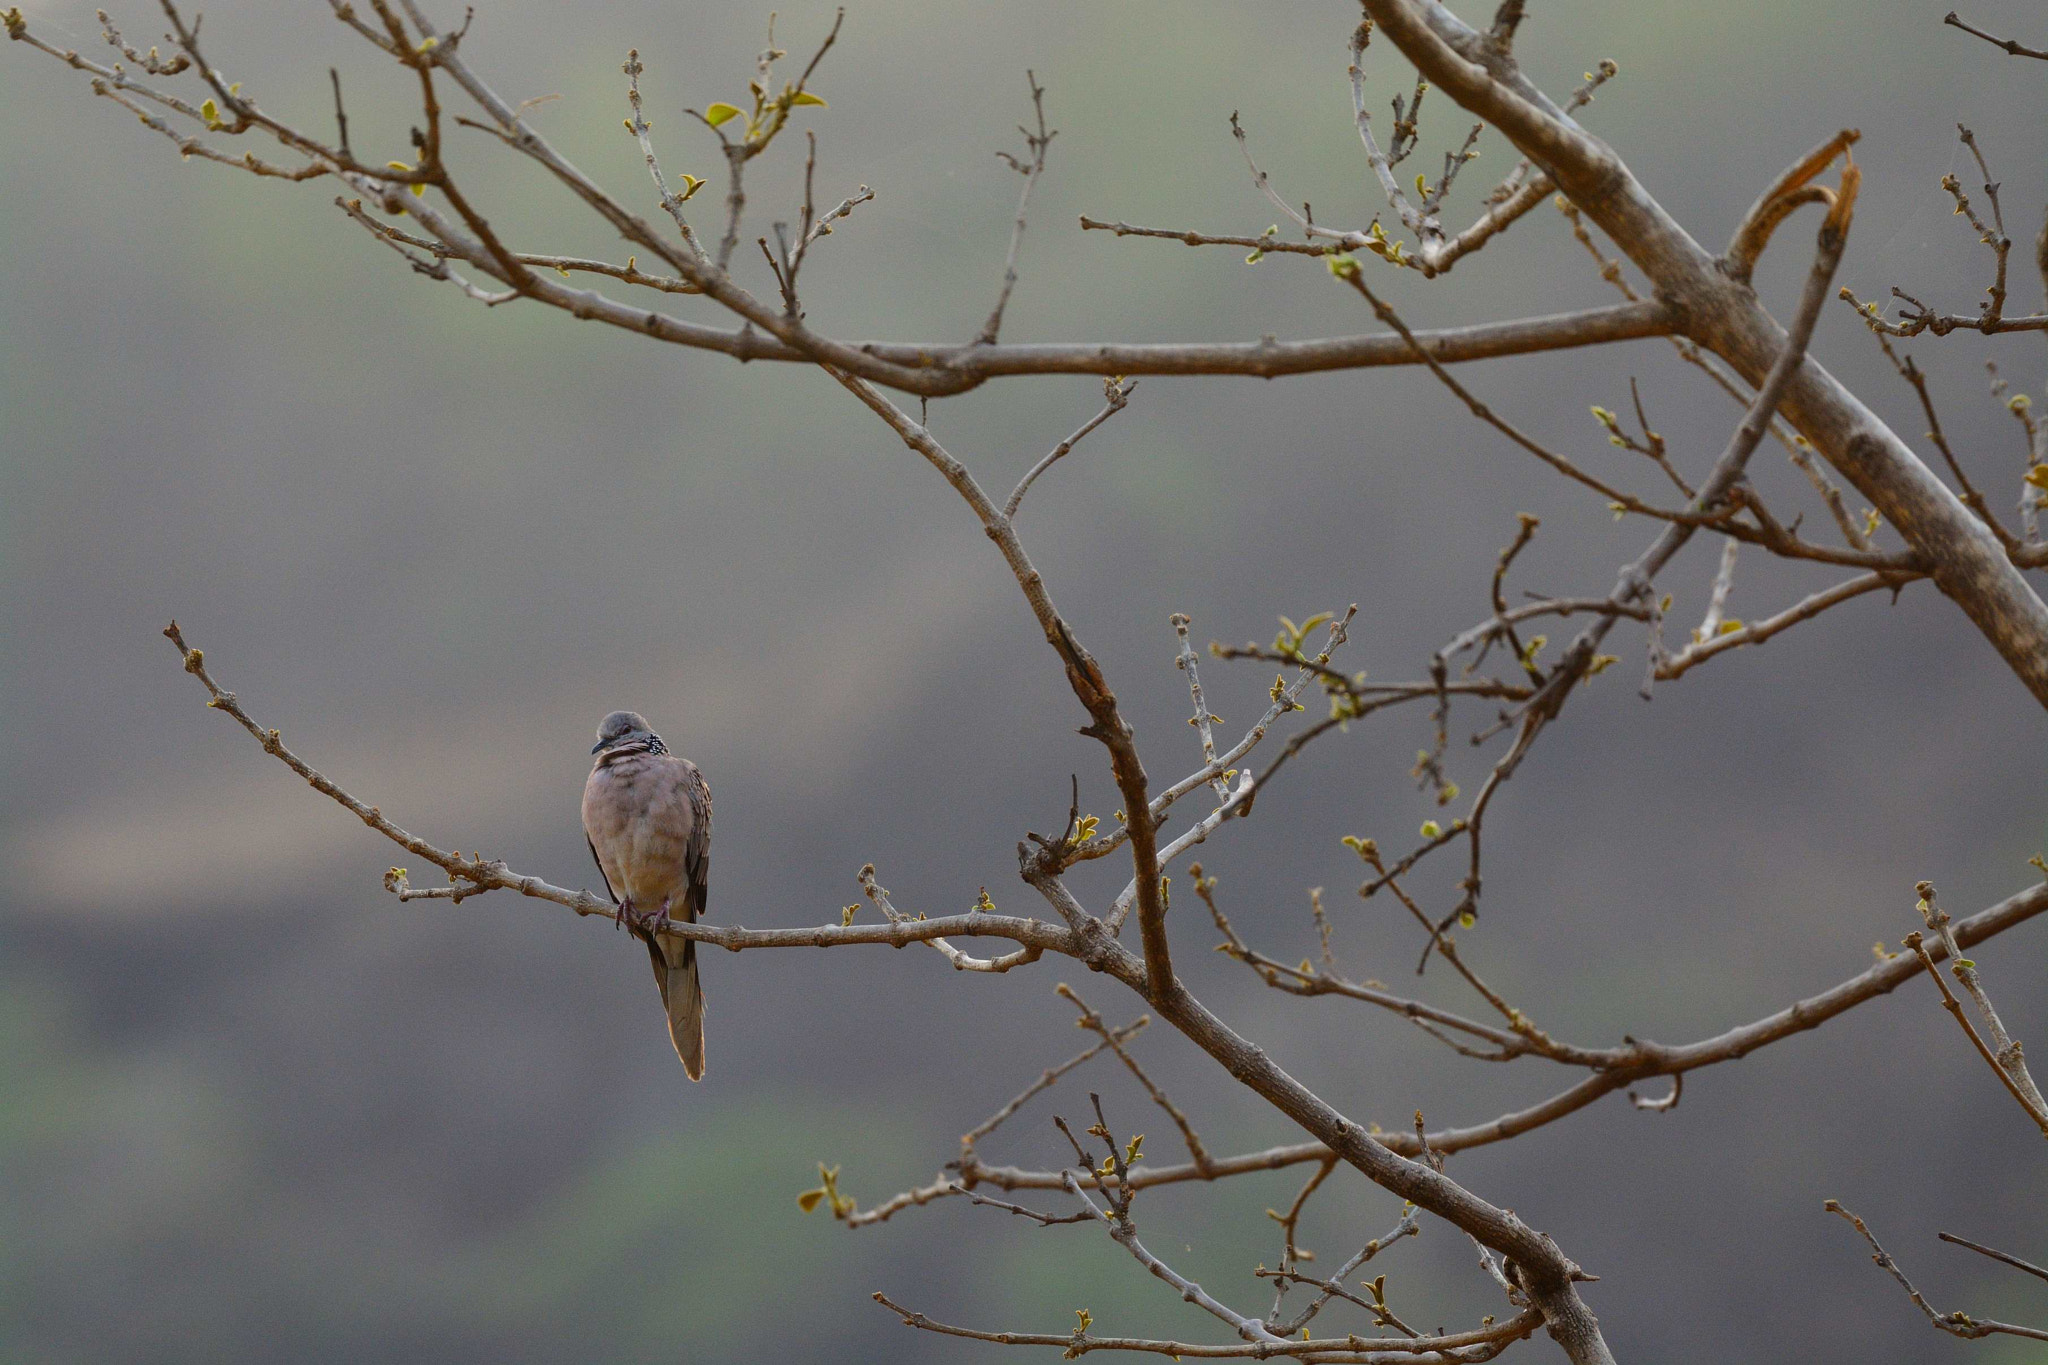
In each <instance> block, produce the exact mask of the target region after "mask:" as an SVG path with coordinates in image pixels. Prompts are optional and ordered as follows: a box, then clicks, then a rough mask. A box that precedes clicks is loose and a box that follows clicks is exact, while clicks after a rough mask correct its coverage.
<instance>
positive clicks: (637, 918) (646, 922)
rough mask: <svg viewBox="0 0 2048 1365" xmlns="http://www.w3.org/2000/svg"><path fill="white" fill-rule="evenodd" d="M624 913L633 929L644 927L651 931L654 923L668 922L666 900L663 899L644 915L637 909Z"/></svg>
mask: <svg viewBox="0 0 2048 1365" xmlns="http://www.w3.org/2000/svg"><path fill="white" fill-rule="evenodd" d="M626 913H627V917H628V919H629V920H630V921H631V922H632V925H633V927H634V928H635V929H645V930H647V931H648V932H650V933H652V932H653V930H654V927H655V926H656V925H658V924H665V923H667V922H668V902H666V901H663V902H662V903H661V904H660V905H658V906H656V907H655V908H654V909H652V910H649V911H648V912H647V913H646V914H644V915H643V914H641V913H640V912H639V911H638V910H629V911H627V912H626Z"/></svg>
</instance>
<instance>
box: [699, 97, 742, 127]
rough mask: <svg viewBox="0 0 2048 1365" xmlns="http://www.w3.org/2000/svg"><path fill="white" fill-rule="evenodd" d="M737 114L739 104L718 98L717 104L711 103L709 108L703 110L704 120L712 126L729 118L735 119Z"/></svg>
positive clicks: (738, 112) (738, 113)
mask: <svg viewBox="0 0 2048 1365" xmlns="http://www.w3.org/2000/svg"><path fill="white" fill-rule="evenodd" d="M739 116H740V111H739V106H737V105H732V104H727V103H725V102H724V101H723V100H720V101H719V102H718V103H717V104H714V105H712V106H711V107H710V108H709V109H706V110H705V111H704V121H705V122H706V123H708V124H710V125H711V126H712V127H713V128H716V127H717V126H718V125H719V124H721V123H724V122H726V121H727V120H729V119H736V118H738V117H739Z"/></svg>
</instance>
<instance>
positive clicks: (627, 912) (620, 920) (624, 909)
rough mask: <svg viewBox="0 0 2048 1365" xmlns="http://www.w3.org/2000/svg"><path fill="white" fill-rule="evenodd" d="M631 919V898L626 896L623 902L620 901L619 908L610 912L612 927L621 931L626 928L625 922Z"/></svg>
mask: <svg viewBox="0 0 2048 1365" xmlns="http://www.w3.org/2000/svg"><path fill="white" fill-rule="evenodd" d="M632 918H633V898H632V897H631V896H628V897H626V898H625V899H624V900H622V901H620V902H619V908H618V909H617V910H614V911H613V912H612V927H613V928H615V929H623V928H625V927H626V921H627V920H629V919H632Z"/></svg>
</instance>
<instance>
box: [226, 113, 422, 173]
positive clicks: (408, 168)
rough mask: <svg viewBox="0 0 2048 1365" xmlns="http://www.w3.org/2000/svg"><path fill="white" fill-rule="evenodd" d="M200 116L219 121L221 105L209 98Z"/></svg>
mask: <svg viewBox="0 0 2048 1365" xmlns="http://www.w3.org/2000/svg"><path fill="white" fill-rule="evenodd" d="M199 117H201V118H203V119H205V120H206V122H207V125H208V126H209V127H210V126H212V125H213V124H216V123H219V122H220V106H219V105H217V104H215V103H214V102H213V101H212V100H208V101H207V102H206V103H204V104H202V105H200V106H199ZM408 169H409V168H408Z"/></svg>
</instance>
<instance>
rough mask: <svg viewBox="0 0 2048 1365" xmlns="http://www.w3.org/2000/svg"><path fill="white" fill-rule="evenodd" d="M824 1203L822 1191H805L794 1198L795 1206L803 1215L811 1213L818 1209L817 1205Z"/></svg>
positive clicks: (823, 1192)
mask: <svg viewBox="0 0 2048 1365" xmlns="http://www.w3.org/2000/svg"><path fill="white" fill-rule="evenodd" d="M824 1202H825V1191H824V1190H823V1189H816V1190H805V1191H804V1192H803V1193H802V1194H800V1195H798V1196H797V1197H796V1206H797V1207H798V1208H800V1209H802V1210H803V1211H804V1212H805V1213H810V1212H812V1211H813V1210H814V1209H816V1208H817V1207H818V1205H820V1204H822V1203H824Z"/></svg>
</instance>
